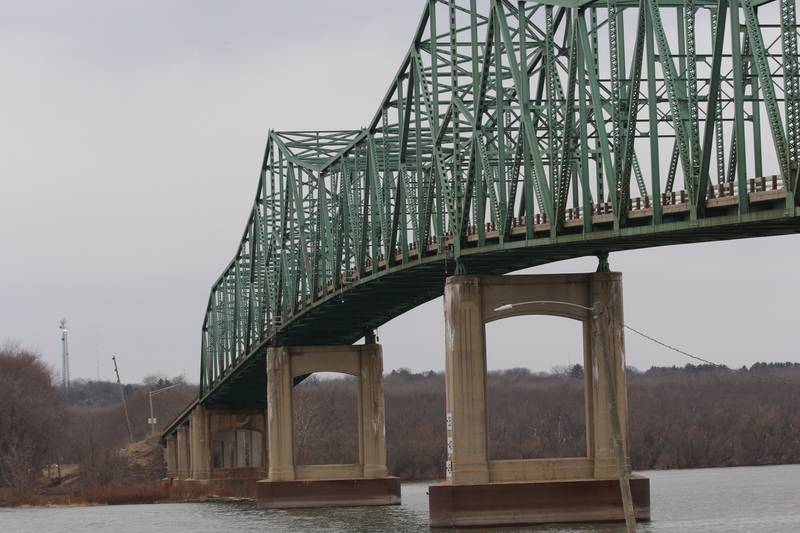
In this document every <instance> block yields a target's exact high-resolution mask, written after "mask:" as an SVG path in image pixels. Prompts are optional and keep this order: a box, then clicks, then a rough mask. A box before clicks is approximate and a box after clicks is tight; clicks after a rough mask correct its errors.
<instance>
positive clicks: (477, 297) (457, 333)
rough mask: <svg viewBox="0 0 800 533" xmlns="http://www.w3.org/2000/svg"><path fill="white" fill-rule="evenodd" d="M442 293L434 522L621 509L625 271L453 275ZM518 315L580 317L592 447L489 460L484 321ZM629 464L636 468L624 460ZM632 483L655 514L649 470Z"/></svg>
mask: <svg viewBox="0 0 800 533" xmlns="http://www.w3.org/2000/svg"><path fill="white" fill-rule="evenodd" d="M444 302H445V321H446V335H445V344H446V366H445V368H446V389H447V394H446V398H447V415H446V416H447V420H446V424H447V449H448V461H447V481H446V482H445V483H442V484H438V485H433V486H431V487H430V490H429V502H430V517H431V525H432V526H434V527H454V526H489V525H512V524H536V523H548V522H581V521H612V520H620V519H624V514H623V507H622V496H621V493H620V485H619V464H618V461H617V459H616V455H615V449H616V448H615V445H614V440H613V437H614V435H613V431H612V429H613V424H612V420H611V413H610V411H609V405H610V403H611V402H610V400H611V398H610V395H611V394H612V391H616V398H615V399H616V403H617V406H618V411H619V414H620V415H619V418H620V420H619V424H620V427H621V442H622V446H623V450H624V451H625V457H627V413H628V410H627V386H626V377H625V352H624V335H623V327H622V320H623V315H622V275H621V274H619V273H613V272H612V273H594V274H568V275H537V276H453V277H451V278H449V279H448V281H447V285H446V287H445V298H444ZM520 315H553V316H561V317H565V318H570V319H573V320H578V321H580V322H581V323H582V324H583V344H584V367H585V368H586V370H587V371H586V372H585V380H586V381H585V390H586V399H585V405H586V439H587V443H586V444H587V446H586V449H587V456H586V457H575V458H561V459H524V460H513V461H490V460H489V454H488V423H487V408H486V406H487V403H486V399H487V398H486V335H485V325H486V323H488V322H492V321H494V320H499V319H502V318H508V317H512V316H520ZM606 365H608V366H606ZM609 369H610V372H609ZM609 375H610V376H611V379H612V380H613V383H610V382H609V379H608V378H607V376H609ZM623 467H624V468H625V469H626V471H627V472H629V471H630V466H629V465H628V464H627V461H626V464H625V465H623ZM631 488H632V493H633V501H634V504H635V509H636V515H637V517H638V518H639V519H641V520H647V519H649V517H650V499H649V480H648V479H647V478H644V477H641V476H637V477H635V478H634V479H632V480H631Z"/></svg>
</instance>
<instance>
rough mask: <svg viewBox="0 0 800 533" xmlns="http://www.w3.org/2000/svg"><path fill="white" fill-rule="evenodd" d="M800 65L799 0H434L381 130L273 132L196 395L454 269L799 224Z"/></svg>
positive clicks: (399, 303)
mask: <svg viewBox="0 0 800 533" xmlns="http://www.w3.org/2000/svg"><path fill="white" fill-rule="evenodd" d="M798 76H800V68H799V67H798V59H797V22H796V16H795V5H794V0H775V1H759V0H713V1H709V0H619V1H615V0H603V1H582V0H552V1H549V2H548V1H544V2H542V1H540V2H528V1H515V2H511V1H508V0H491V1H489V0H483V1H478V0H440V1H438V2H436V1H433V0H430V1H429V2H428V3H427V4H426V5H425V8H424V10H423V14H422V17H421V20H420V22H419V25H418V27H417V28H416V31H415V32H414V35H413V38H412V42H411V46H410V47H409V50H408V52H407V54H406V55H405V57H404V58H403V60H402V61H401V63H400V67H399V69H398V71H397V73H396V75H395V77H394V79H392V80H391V82H390V85H389V89H388V91H387V92H386V95H385V96H384V98H383V100H382V101H381V102H380V105H379V106H378V109H377V110H376V112H375V114H374V115H373V117H372V120H371V121H370V122H369V123H368V125H367V127H365V128H363V129H359V130H343V131H296V132H278V131H270V132H269V135H268V139H267V145H266V149H265V153H264V159H263V164H262V166H261V172H260V175H259V180H258V187H257V192H256V197H255V201H254V203H253V207H252V210H251V212H250V215H249V218H248V221H247V225H246V228H245V231H244V235H243V237H242V239H241V241H240V244H239V247H238V249H237V252H236V255H235V257H234V259H233V260H232V261H231V263H230V264H229V265H228V267H227V268H226V269H225V271H224V272H223V274H222V275H221V276H220V277H219V279H218V280H217V281H216V282H215V283H214V285H213V287H212V290H211V294H210V296H209V301H208V306H207V309H206V314H205V320H204V322H203V329H202V332H203V334H202V346H201V350H202V358H201V386H202V395H203V397H204V398H209V399H211V398H213V397H214V395H215V394H216V395H219V394H222V393H221V392H220V391H223V390H225V391H228V392H227V393H226V394H228V395H231V397H234V396H236V395H235V394H232V393H231V392H230V391H231V390H233V389H234V388H235V387H234V385H235V383H237V382H239V381H242V380H243V381H245V382H248V383H249V385H250V387H249V388H247V390H256V389H258V387H259V386H260V384H259V382H258V380H256V381H253V379H252V376H251V377H250V378H247V377H246V376H245V375H246V374H247V372H254V373H258V372H261V371H262V370H261V369H260V368H259V367H258V364H257V362H258V361H263V352H264V348H265V346H267V345H269V344H275V343H293V342H303V343H306V344H315V343H320V342H330V341H331V340H332V339H333V340H338V341H341V342H353V341H355V340H356V339H357V338H358V337H360V336H361V334H363V331H364V329H365V328H368V327H374V326H376V325H378V324H379V323H382V322H383V321H385V320H388V319H390V318H391V317H392V316H396V314H399V313H400V312H403V311H404V310H406V309H408V308H410V307H413V306H414V305H417V304H418V303H421V302H422V301H425V300H426V299H429V298H432V297H434V296H436V295H437V294H439V293H440V291H441V285H442V283H443V279H444V276H446V275H448V274H451V273H453V272H454V271H459V272H461V271H465V270H466V271H469V272H486V271H491V272H507V271H511V270H514V269H517V268H522V267H524V266H527V265H532V264H541V263H543V262H547V261H551V260H557V259H559V258H564V257H571V256H574V255H575V254H586V253H595V252H597V251H600V250H613V249H628V248H633V247H645V246H658V245H662V244H672V243H675V242H689V241H692V240H698V241H701V240H714V239H727V238H735V237H738V236H753V235H758V234H775V233H788V232H793V231H796V216H797V212H796V210H795V202H796V197H797V189H798V186H797V177H798V168H800V165H798V156H799V154H798V150H799V149H798V148H797V147H798V146H800V144H798V143H800V89H799V88H798V87H800V79H798ZM765 140H766V142H762V141H765ZM712 160H714V161H715V165H711V161H712ZM643 169H645V171H643ZM764 169H767V172H768V174H769V177H764V176H765V174H764ZM771 175H775V177H774V178H773V177H772V176H771ZM762 178H763V179H762ZM634 179H635V180H636V182H635V189H634V190H635V194H632V192H631V185H632V182H633V180H634ZM748 225H750V226H748ZM759 232H760V233H759ZM692 235H695V237H692ZM559 243H563V246H562V247H561V248H560V247H559ZM576 243H577V244H576ZM581 243H583V244H581ZM392 280H395V281H392ZM396 283H401V285H400V287H401V288H400V289H398V288H397V287H398V286H397V284H396ZM403 284H404V285H403ZM403 287H405V289H403ZM370 288H371V289H370ZM368 289H369V290H368ZM382 291H383V292H382ZM351 295H352V297H353V298H356V299H357V302H358V305H359V306H361V308H362V309H365V310H372V309H379V310H380V312H378V311H376V312H374V313H372V315H368V316H367V318H365V319H364V320H363V321H362V323H361V324H359V323H358V320H356V319H350V318H348V317H350V315H352V316H356V314H357V309H358V307H354V305H355V304H354V303H353V305H345V301H347V300H349V298H350V297H351ZM365 295H367V296H365ZM369 295H371V296H369ZM348 303H352V302H348ZM336 306H339V309H347V310H348V313H350V315H348V316H344V315H341V313H340V314H339V315H337V312H336V308H337V307H336ZM370 312H372V311H370ZM370 316H371V317H373V318H371V319H370V318H369V317H370ZM319 317H324V320H325V321H327V322H326V323H325V324H319V323H316V322H314V321H316V320H323V318H319ZM338 319H341V320H342V322H341V324H340V323H338V322H337V320H338ZM359 320H360V319H359ZM312 323H313V326H312ZM298 332H302V336H300V333H298ZM262 374H263V372H262ZM248 379H249V380H250V381H248ZM248 394H251V393H248ZM239 399H240V400H241V399H242V398H239Z"/></svg>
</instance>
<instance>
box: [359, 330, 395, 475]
mask: <svg viewBox="0 0 800 533" xmlns="http://www.w3.org/2000/svg"><path fill="white" fill-rule="evenodd" d="M360 366H361V369H360V370H361V376H360V379H359V383H358V404H359V405H358V407H359V409H358V410H359V420H358V428H359V434H360V435H359V436H360V438H361V446H360V449H361V455H362V457H361V463H362V464H363V465H364V477H365V478H373V479H374V478H385V477H387V476H388V475H389V469H388V468H387V467H386V431H385V420H384V418H385V414H384V404H383V350H382V348H381V346H380V345H379V344H367V345H365V347H364V349H363V350H362V352H361V357H360Z"/></svg>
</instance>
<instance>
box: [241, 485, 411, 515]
mask: <svg viewBox="0 0 800 533" xmlns="http://www.w3.org/2000/svg"><path fill="white" fill-rule="evenodd" d="M256 503H257V506H258V508H259V509H292V508H302V507H306V508H308V507H357V506H362V505H399V504H400V479H399V478H396V477H385V478H379V479H363V478H360V479H314V480H295V481H270V480H263V481H259V482H257V483H256Z"/></svg>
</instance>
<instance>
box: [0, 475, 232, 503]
mask: <svg viewBox="0 0 800 533" xmlns="http://www.w3.org/2000/svg"><path fill="white" fill-rule="evenodd" d="M242 500H247V498H239V497H237V496H236V495H234V494H226V493H224V491H220V490H218V489H211V488H208V487H203V486H200V485H198V486H192V487H174V486H169V485H168V484H167V483H166V482H163V481H153V482H140V483H109V484H92V485H87V486H82V487H75V488H71V489H69V490H65V489H63V488H59V487H54V488H47V489H42V490H40V491H37V492H34V493H29V494H23V493H19V492H14V491H9V490H6V491H2V492H0V507H82V506H94V505H138V504H156V503H205V502H224V501H242Z"/></svg>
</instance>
